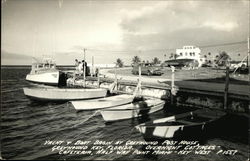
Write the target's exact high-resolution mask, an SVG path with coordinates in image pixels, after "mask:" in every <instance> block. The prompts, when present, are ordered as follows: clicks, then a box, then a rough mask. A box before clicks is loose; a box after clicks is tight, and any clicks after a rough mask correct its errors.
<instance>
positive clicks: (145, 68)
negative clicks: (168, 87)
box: [132, 63, 164, 75]
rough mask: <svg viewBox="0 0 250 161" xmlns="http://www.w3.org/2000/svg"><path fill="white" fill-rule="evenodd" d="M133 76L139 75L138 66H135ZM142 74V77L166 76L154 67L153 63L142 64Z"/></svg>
mask: <svg viewBox="0 0 250 161" xmlns="http://www.w3.org/2000/svg"><path fill="white" fill-rule="evenodd" d="M132 74H135V75H138V74H139V67H138V65H134V66H133V69H132ZM141 74H142V75H162V74H164V73H163V71H162V70H161V69H160V67H156V66H153V65H152V64H151V63H145V64H141Z"/></svg>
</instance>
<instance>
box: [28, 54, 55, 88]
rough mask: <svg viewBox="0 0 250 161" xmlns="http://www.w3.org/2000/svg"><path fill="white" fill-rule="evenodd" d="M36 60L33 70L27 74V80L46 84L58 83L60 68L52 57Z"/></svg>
mask: <svg viewBox="0 0 250 161" xmlns="http://www.w3.org/2000/svg"><path fill="white" fill-rule="evenodd" d="M34 60H36V62H35V63H32V67H31V71H30V73H29V74H27V76H26V80H27V81H29V82H33V83H40V84H46V85H55V86H56V85H58V81H59V75H60V73H59V70H58V69H56V64H55V62H54V61H52V59H51V58H44V59H43V60H38V59H35V58H34Z"/></svg>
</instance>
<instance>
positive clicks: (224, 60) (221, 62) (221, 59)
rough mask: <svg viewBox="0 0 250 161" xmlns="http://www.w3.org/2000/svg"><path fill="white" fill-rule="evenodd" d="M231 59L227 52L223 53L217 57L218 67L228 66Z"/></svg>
mask: <svg viewBox="0 0 250 161" xmlns="http://www.w3.org/2000/svg"><path fill="white" fill-rule="evenodd" d="M230 59H231V58H230V56H229V55H228V54H227V53H226V52H225V51H222V52H220V53H219V55H216V64H217V65H218V66H226V65H227V64H228V63H229V60H230Z"/></svg>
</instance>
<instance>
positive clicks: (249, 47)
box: [247, 37, 250, 72]
mask: <svg viewBox="0 0 250 161" xmlns="http://www.w3.org/2000/svg"><path fill="white" fill-rule="evenodd" d="M249 56H250V38H249V37H248V39H247V67H248V72H249V69H250V67H249V62H250V58H249Z"/></svg>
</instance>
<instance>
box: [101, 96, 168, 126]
mask: <svg viewBox="0 0 250 161" xmlns="http://www.w3.org/2000/svg"><path fill="white" fill-rule="evenodd" d="M164 104H165V101H163V100H161V99H156V98H147V99H146V100H144V101H138V102H133V103H129V104H125V105H120V106H116V107H112V108H107V109H103V110H100V113H101V115H102V117H103V119H104V120H105V121H106V122H111V121H117V120H124V119H130V118H135V117H141V116H144V115H148V114H150V113H153V112H156V111H159V110H161V109H162V108H163V107H164Z"/></svg>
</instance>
